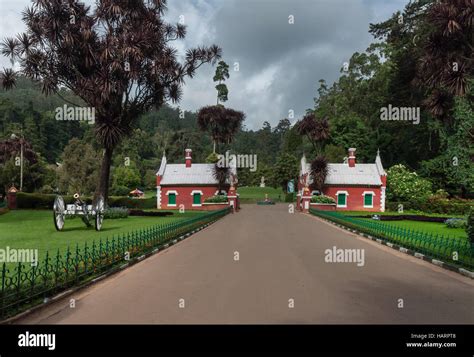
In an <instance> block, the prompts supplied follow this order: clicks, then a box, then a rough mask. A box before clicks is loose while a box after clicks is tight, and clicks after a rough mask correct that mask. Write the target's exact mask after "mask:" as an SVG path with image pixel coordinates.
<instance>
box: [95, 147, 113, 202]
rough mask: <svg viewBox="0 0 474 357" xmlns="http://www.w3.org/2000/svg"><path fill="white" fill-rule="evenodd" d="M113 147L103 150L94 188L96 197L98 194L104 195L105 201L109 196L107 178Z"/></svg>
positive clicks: (108, 176) (108, 177)
mask: <svg viewBox="0 0 474 357" xmlns="http://www.w3.org/2000/svg"><path fill="white" fill-rule="evenodd" d="M113 151H114V149H113V148H106V149H105V150H104V156H103V157H102V164H101V166H100V176H99V183H98V185H97V189H96V194H95V196H96V198H97V197H99V196H102V197H104V200H105V202H107V199H108V197H109V179H110V166H111V165H112V153H113Z"/></svg>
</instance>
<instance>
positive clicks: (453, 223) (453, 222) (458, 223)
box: [444, 218, 467, 228]
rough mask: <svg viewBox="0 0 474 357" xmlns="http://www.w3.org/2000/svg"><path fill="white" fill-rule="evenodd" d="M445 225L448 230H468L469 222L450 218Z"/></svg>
mask: <svg viewBox="0 0 474 357" xmlns="http://www.w3.org/2000/svg"><path fill="white" fill-rule="evenodd" d="M444 224H445V225H446V227H448V228H466V227H467V222H466V220H465V219H462V218H449V219H447V220H446V221H444Z"/></svg>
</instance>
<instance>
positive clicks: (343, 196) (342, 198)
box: [336, 191, 349, 208]
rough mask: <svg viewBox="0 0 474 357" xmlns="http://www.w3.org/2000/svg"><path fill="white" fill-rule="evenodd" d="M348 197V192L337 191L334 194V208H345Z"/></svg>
mask: <svg viewBox="0 0 474 357" xmlns="http://www.w3.org/2000/svg"><path fill="white" fill-rule="evenodd" d="M348 196H349V192H347V191H337V192H336V203H337V206H336V207H341V208H345V207H347V197H348Z"/></svg>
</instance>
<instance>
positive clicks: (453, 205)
mask: <svg viewBox="0 0 474 357" xmlns="http://www.w3.org/2000/svg"><path fill="white" fill-rule="evenodd" d="M399 205H403V210H404V211H407V210H415V211H423V212H426V213H441V214H459V215H464V214H468V213H469V210H470V208H471V207H472V206H473V201H472V200H462V199H451V200H448V199H436V200H433V199H428V200H425V201H422V200H420V201H406V202H387V208H388V210H390V211H398V207H399Z"/></svg>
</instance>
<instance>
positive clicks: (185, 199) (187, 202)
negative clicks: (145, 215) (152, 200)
mask: <svg viewBox="0 0 474 357" xmlns="http://www.w3.org/2000/svg"><path fill="white" fill-rule="evenodd" d="M168 191H176V192H177V193H178V194H177V195H176V206H168V196H167V195H166V193H167V192H168ZM192 191H202V196H201V203H203V202H204V200H205V199H206V198H207V197H209V196H214V194H215V193H216V191H217V186H165V187H163V186H162V187H161V209H179V208H180V207H179V206H180V205H181V204H184V208H185V209H190V210H191V209H196V210H199V209H205V208H203V207H202V206H201V207H198V206H193V195H191V192H192ZM222 208H224V207H222Z"/></svg>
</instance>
